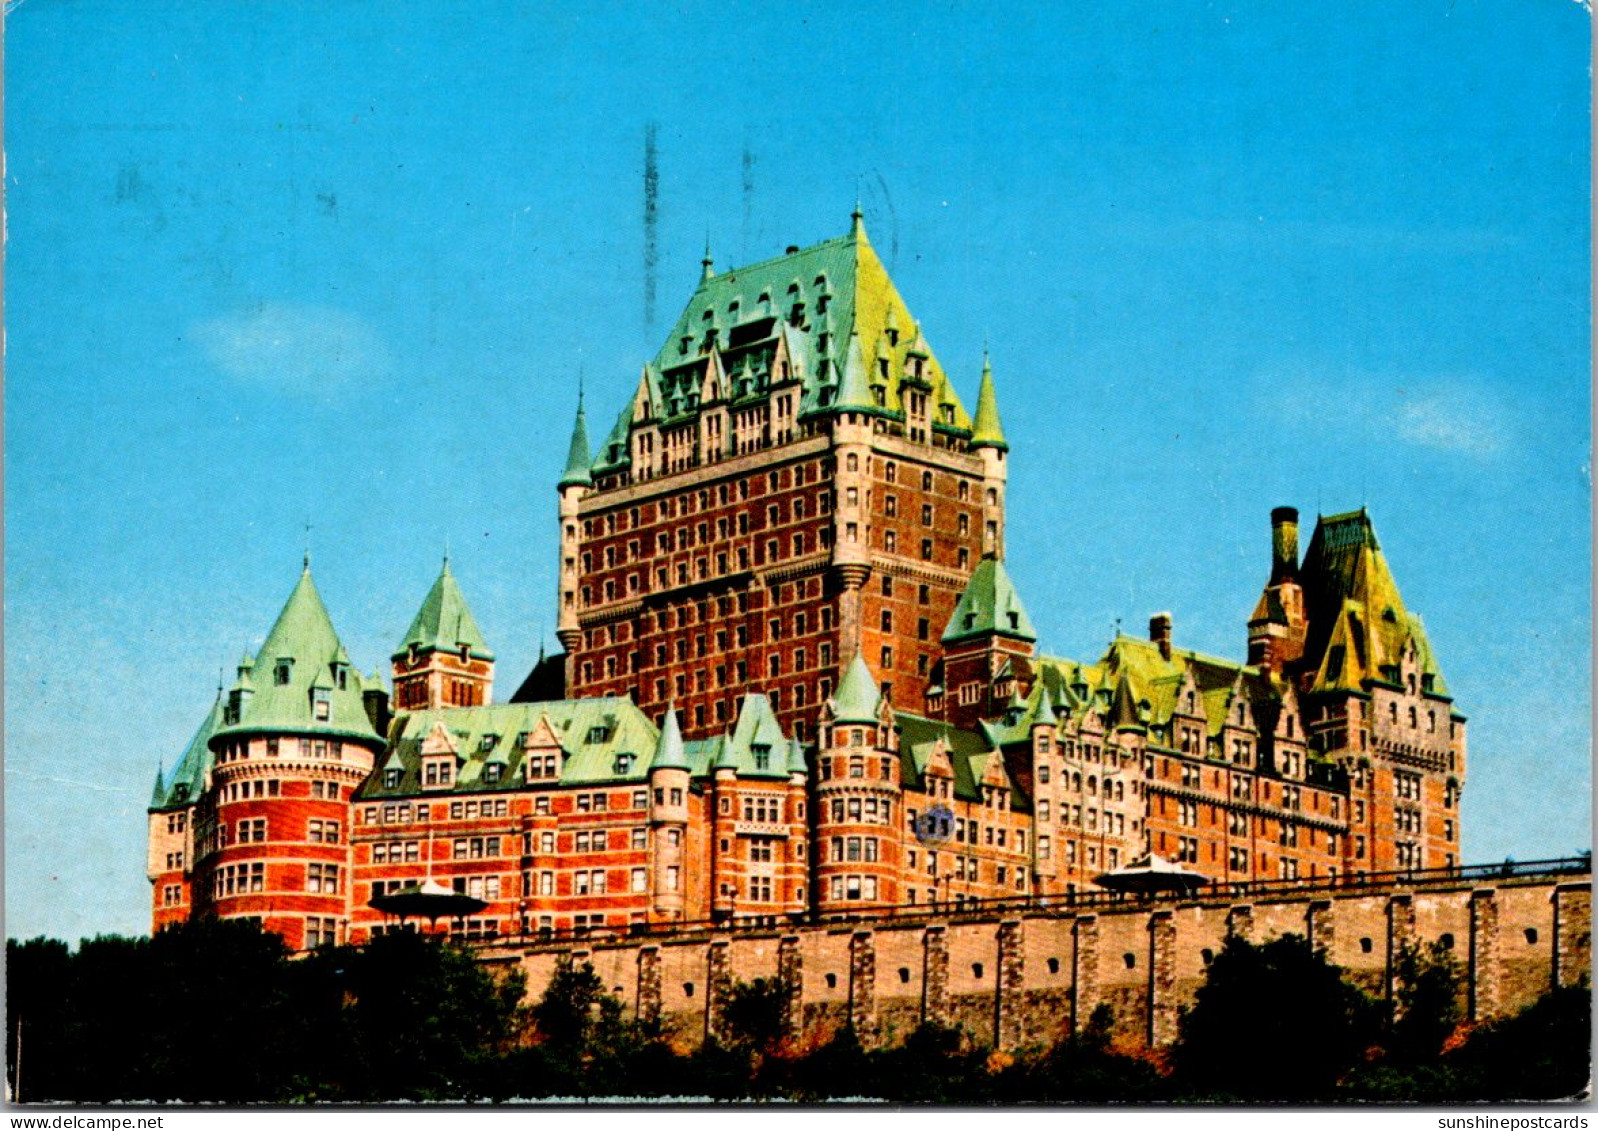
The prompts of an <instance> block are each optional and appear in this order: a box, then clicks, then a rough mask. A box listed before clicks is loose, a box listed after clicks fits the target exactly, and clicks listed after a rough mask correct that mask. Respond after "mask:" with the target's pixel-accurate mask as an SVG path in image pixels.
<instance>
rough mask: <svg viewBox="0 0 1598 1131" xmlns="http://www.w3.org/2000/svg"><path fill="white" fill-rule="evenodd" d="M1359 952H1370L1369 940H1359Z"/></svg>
mask: <svg viewBox="0 0 1598 1131" xmlns="http://www.w3.org/2000/svg"><path fill="white" fill-rule="evenodd" d="M1359 951H1360V953H1361V954H1369V953H1370V952H1371V941H1370V939H1368V938H1367V939H1360V940H1359Z"/></svg>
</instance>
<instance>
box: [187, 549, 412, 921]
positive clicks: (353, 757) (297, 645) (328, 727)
mask: <svg viewBox="0 0 1598 1131" xmlns="http://www.w3.org/2000/svg"><path fill="white" fill-rule="evenodd" d="M365 690H366V689H365V686H364V680H363V679H362V677H361V674H360V672H359V671H358V670H357V669H356V668H355V667H354V665H353V664H351V663H350V657H349V654H348V653H347V652H346V651H345V649H344V645H343V644H342V643H341V642H340V641H339V638H338V633H337V632H336V631H335V630H334V628H333V622H332V620H331V618H330V617H329V616H328V614H327V608H326V606H325V605H323V604H322V598H321V595H320V594H319V593H317V591H316V583H315V582H314V581H313V580H312V578H311V567H310V563H309V561H307V562H306V564H305V568H304V570H303V571H302V572H301V574H300V577H299V580H298V582H296V584H295V586H294V591H293V592H292V593H290V594H289V598H288V600H287V601H286V602H285V603H284V605H283V610H282V612H280V613H279V614H278V617H277V621H276V622H275V623H274V624H273V625H272V629H271V631H270V632H268V633H267V634H266V640H265V641H264V642H262V644H261V647H260V649H259V650H258V651H257V652H256V654H255V659H254V661H253V663H251V662H250V661H249V660H248V658H246V661H245V662H244V663H242V664H241V665H240V672H239V682H238V684H237V685H235V687H234V690H233V692H232V693H230V695H229V696H228V698H227V699H226V700H225V701H223V702H221V703H219V708H220V710H219V711H218V712H217V714H218V715H219V716H220V718H219V720H218V722H219V725H217V726H215V729H214V730H213V731H212V732H211V733H210V734H209V736H208V738H207V739H206V741H205V747H206V755H207V756H206V758H205V759H202V758H198V757H192V756H191V755H185V756H184V760H183V762H182V763H181V764H180V765H179V768H178V770H176V771H174V775H173V782H172V794H171V798H170V802H171V803H172V804H177V803H178V802H179V801H180V800H182V799H183V798H193V797H196V796H198V794H199V793H200V792H203V793H204V794H205V797H204V800H203V803H202V804H201V805H199V806H198V807H196V808H195V810H194V814H195V820H194V821H193V822H192V823H191V825H192V830H193V831H192V837H193V845H194V849H193V853H194V864H193V870H194V875H193V887H192V891H193V911H194V912H195V913H199V914H212V915H216V916H217V917H218V918H223V919H229V918H250V919H256V920H258V921H259V922H260V923H261V925H262V926H263V927H264V928H265V929H266V930H269V931H273V932H275V933H277V934H279V935H282V936H283V939H284V941H285V942H286V943H287V944H288V946H289V947H290V948H291V949H295V950H301V949H309V948H312V947H316V946H321V945H324V944H328V943H336V942H343V941H345V940H346V939H347V938H348V927H349V917H350V894H351V888H352V886H353V885H352V884H351V879H352V876H351V871H352V862H351V857H350V836H349V823H350V805H349V800H350V797H351V795H352V794H353V793H354V791H355V790H356V788H358V787H359V786H360V785H361V783H362V782H364V781H365V780H366V778H367V777H368V775H370V774H371V772H372V767H373V765H374V763H375V761H376V758H377V756H378V754H379V753H380V752H381V751H382V749H383V745H384V739H383V736H382V735H381V734H379V733H378V731H377V729H376V728H375V727H374V726H373V725H372V720H371V718H370V717H369V716H368V714H367V710H366V701H365ZM244 691H249V694H241V692H244ZM191 753H192V752H191Z"/></svg>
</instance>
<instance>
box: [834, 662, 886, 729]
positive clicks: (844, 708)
mask: <svg viewBox="0 0 1598 1131" xmlns="http://www.w3.org/2000/svg"><path fill="white" fill-rule="evenodd" d="M881 705H882V693H881V692H880V691H878V689H877V681H876V680H875V679H874V678H873V677H872V675H871V669H870V668H868V667H866V661H865V659H864V657H862V656H861V655H860V653H859V652H856V653H855V654H854V659H852V660H850V661H849V667H848V669H847V670H846V671H845V672H844V673H843V679H842V680H840V681H839V683H838V694H837V696H836V697H835V698H834V699H833V701H832V709H833V716H834V720H835V721H836V722H840V723H875V722H877V709H878V708H879V707H880V706H881Z"/></svg>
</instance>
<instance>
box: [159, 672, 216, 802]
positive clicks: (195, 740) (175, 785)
mask: <svg viewBox="0 0 1598 1131" xmlns="http://www.w3.org/2000/svg"><path fill="white" fill-rule="evenodd" d="M222 703H223V700H222V696H220V695H218V696H217V697H216V699H215V701H214V702H212V704H211V709H210V711H208V712H206V716H205V721H204V722H202V723H201V724H200V729H199V730H197V731H195V732H194V737H192V738H190V739H189V744H188V745H187V746H185V747H184V748H183V754H182V756H181V757H179V758H178V764H177V765H176V766H175V767H174V768H173V770H172V776H171V777H170V778H168V779H167V781H166V783H165V785H164V786H163V785H162V782H161V773H160V771H159V770H157V771H156V777H155V784H156V791H155V794H154V795H153V796H152V797H151V798H150V809H151V810H152V811H154V810H157V809H181V808H183V807H184V806H186V805H192V804H194V803H195V802H196V801H197V800H199V797H200V791H201V790H203V789H204V788H205V777H206V775H207V774H208V773H210V771H211V765H212V756H211V736H212V735H213V734H215V733H216V731H217V728H218V727H220V726H221V725H222ZM180 786H181V787H182V788H181V789H180V788H179V787H180Z"/></svg>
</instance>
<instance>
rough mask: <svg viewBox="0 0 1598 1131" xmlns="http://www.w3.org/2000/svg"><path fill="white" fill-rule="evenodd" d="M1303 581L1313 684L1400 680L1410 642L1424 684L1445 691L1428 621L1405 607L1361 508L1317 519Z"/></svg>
mask: <svg viewBox="0 0 1598 1131" xmlns="http://www.w3.org/2000/svg"><path fill="white" fill-rule="evenodd" d="M1299 582H1300V584H1301V585H1302V586H1303V588H1304V611H1305V615H1306V616H1307V617H1308V619H1309V630H1308V633H1307V635H1306V637H1305V640H1304V657H1303V661H1302V664H1303V667H1304V668H1305V670H1308V671H1311V672H1313V673H1314V678H1313V680H1312V682H1311V685H1310V690H1311V691H1357V690H1360V689H1361V688H1362V686H1363V684H1364V682H1365V681H1367V680H1377V681H1381V682H1386V683H1396V682H1397V681H1398V665H1399V660H1400V657H1401V656H1402V654H1403V652H1404V649H1405V647H1406V645H1408V644H1410V643H1411V642H1413V643H1414V645H1415V650H1416V652H1417V653H1418V656H1419V666H1420V671H1421V675H1422V678H1423V681H1424V683H1425V686H1426V690H1427V691H1429V692H1431V693H1432V694H1434V695H1437V696H1439V697H1445V698H1446V697H1447V695H1448V684H1447V682H1446V681H1445V680H1444V679H1443V673H1442V670H1441V669H1440V668H1439V667H1438V665H1437V658H1436V653H1435V652H1434V651H1433V649H1432V645H1431V641H1430V640H1429V639H1428V638H1427V635H1426V629H1425V626H1424V625H1423V624H1422V623H1421V620H1420V618H1419V617H1418V616H1415V615H1414V614H1412V613H1410V612H1409V611H1408V610H1407V609H1405V607H1404V599H1403V597H1401V596H1400V595H1399V592H1398V583H1397V582H1396V581H1395V580H1394V579H1393V574H1392V570H1391V569H1390V568H1389V567H1388V564H1387V558H1386V556H1385V555H1384V554H1383V553H1382V548H1381V544H1380V543H1379V542H1378V541H1377V538H1376V528H1375V527H1374V526H1373V525H1372V524H1371V520H1370V515H1369V514H1367V513H1366V511H1365V510H1364V509H1363V508H1361V509H1360V510H1357V511H1350V512H1348V513H1346V514H1335V515H1324V516H1322V517H1321V518H1320V519H1319V520H1318V521H1317V522H1316V524H1315V534H1314V535H1313V537H1311V539H1310V544H1309V549H1308V551H1306V553H1305V554H1304V562H1303V564H1302V565H1301V566H1300V567H1299Z"/></svg>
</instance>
